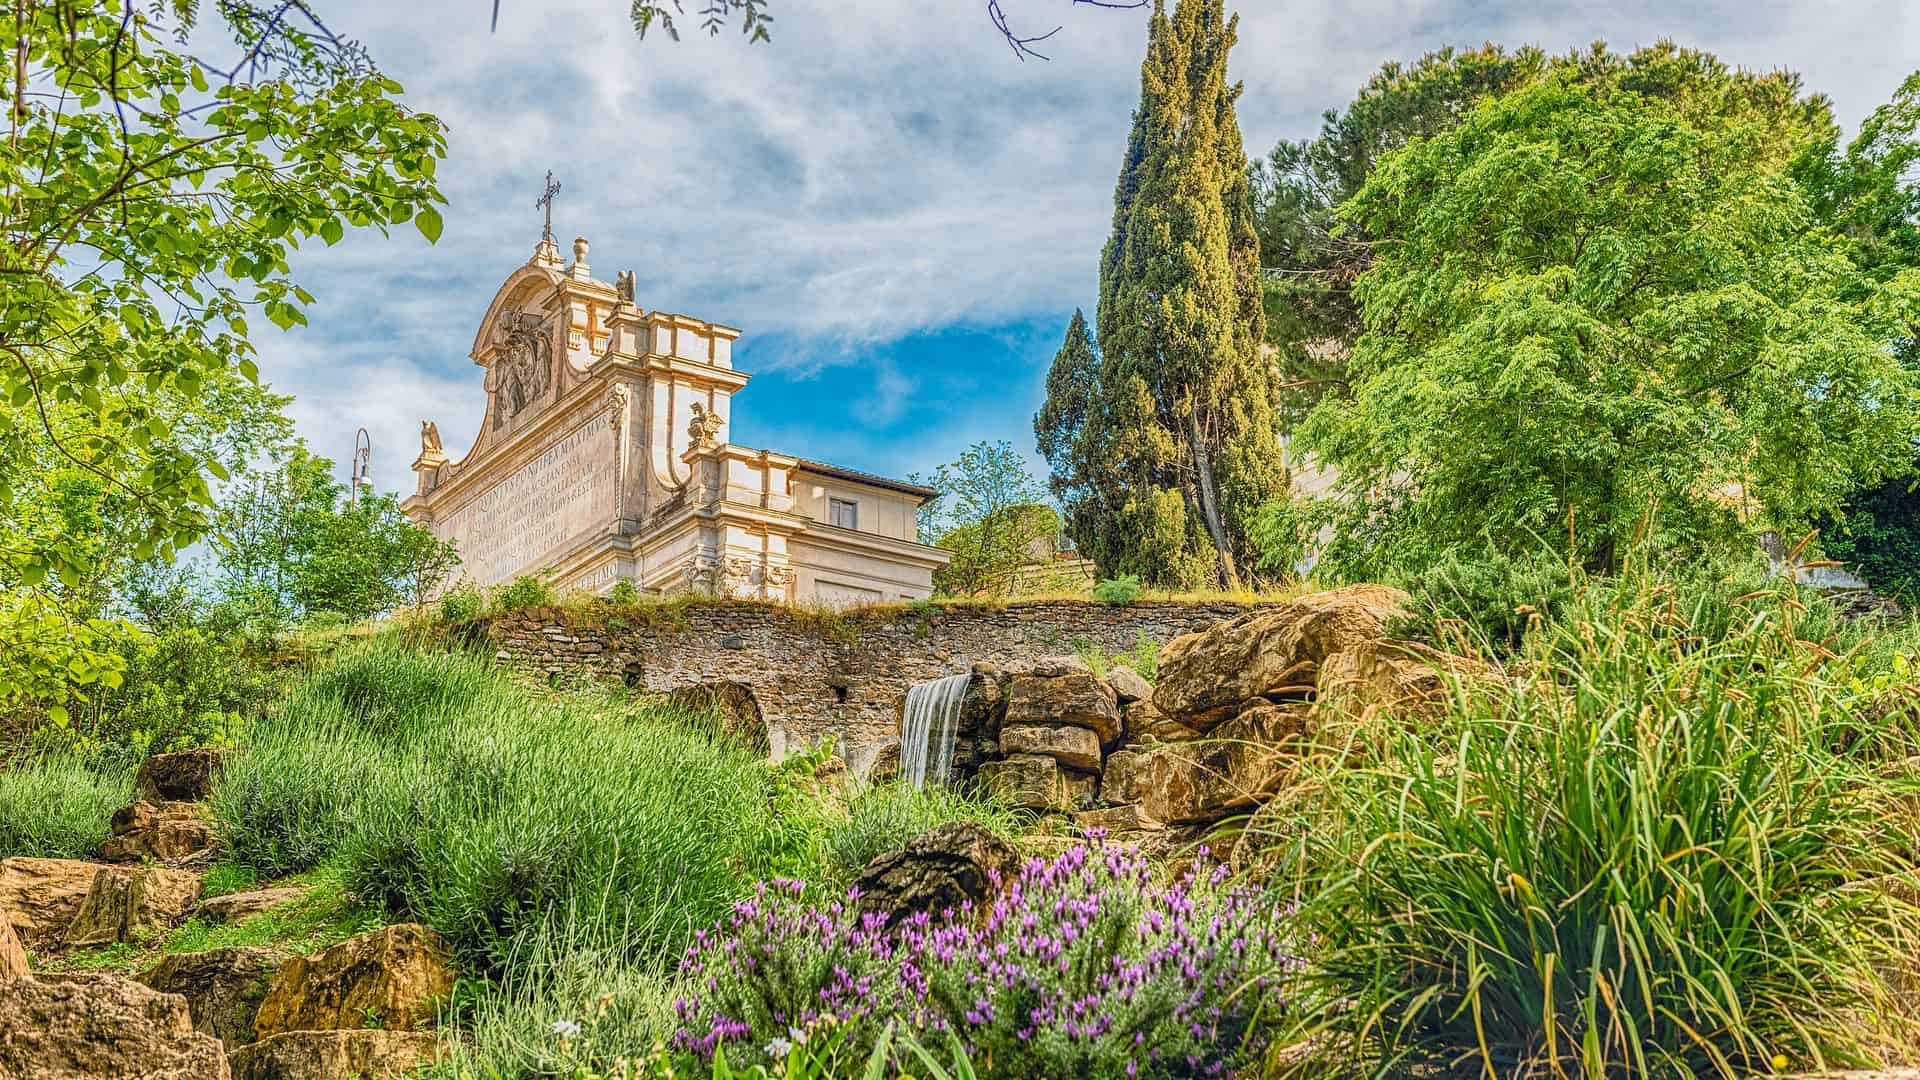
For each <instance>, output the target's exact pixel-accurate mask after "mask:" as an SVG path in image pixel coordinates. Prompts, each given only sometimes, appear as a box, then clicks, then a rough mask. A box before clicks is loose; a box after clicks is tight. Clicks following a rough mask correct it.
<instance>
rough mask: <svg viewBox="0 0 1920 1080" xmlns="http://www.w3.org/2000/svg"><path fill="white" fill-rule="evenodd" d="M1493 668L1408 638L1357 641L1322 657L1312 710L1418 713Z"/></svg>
mask: <svg viewBox="0 0 1920 1080" xmlns="http://www.w3.org/2000/svg"><path fill="white" fill-rule="evenodd" d="M1492 677H1493V671H1492V669H1491V668H1489V667H1487V665H1485V664H1484V663H1482V662H1480V661H1478V660H1470V659H1468V658H1466V657H1462V656H1454V655H1452V654H1449V653H1443V652H1439V651H1438V650H1435V649H1431V648H1428V647H1426V646H1423V645H1416V644H1413V643H1411V642H1402V641H1392V640H1380V641H1368V642H1362V643H1361V644H1359V645H1356V646H1354V647H1352V648H1349V649H1346V650H1344V651H1342V652H1340V653H1336V654H1335V655H1333V656H1330V657H1328V658H1327V662H1326V666H1325V668H1324V669H1323V670H1322V671H1321V673H1320V698H1319V702H1318V708H1319V709H1320V710H1321V711H1322V712H1323V713H1325V714H1327V715H1335V716H1348V717H1358V716H1361V715H1364V714H1365V713H1366V712H1367V711H1369V710H1381V709H1386V710H1392V711H1395V712H1407V713H1410V714H1420V713H1423V712H1425V711H1426V710H1428V709H1430V708H1432V707H1434V706H1435V705H1436V704H1437V703H1440V702H1442V701H1444V700H1445V698H1446V697H1447V695H1448V693H1449V692H1450V691H1451V689H1452V687H1453V685H1454V684H1455V683H1456V682H1466V683H1480V682H1484V681H1486V680H1488V679H1491V678H1492Z"/></svg>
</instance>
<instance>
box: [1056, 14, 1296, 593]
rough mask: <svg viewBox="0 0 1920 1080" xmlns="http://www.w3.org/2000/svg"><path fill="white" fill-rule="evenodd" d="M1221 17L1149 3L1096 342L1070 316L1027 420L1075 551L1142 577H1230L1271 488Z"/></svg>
mask: <svg viewBox="0 0 1920 1080" xmlns="http://www.w3.org/2000/svg"><path fill="white" fill-rule="evenodd" d="M1237 30H1238V20H1233V21H1229V20H1227V19H1226V17H1225V14H1224V12H1223V10H1222V6H1221V3H1220V0H1179V2H1178V3H1177V4H1176V6H1175V9H1174V12H1173V14H1172V16H1170V17H1169V16H1168V15H1167V14H1166V11H1165V8H1164V4H1163V3H1161V2H1159V0H1156V3H1155V5H1154V12H1153V17H1152V20H1151V22H1150V24H1149V31H1148V41H1147V58H1146V61H1145V63H1144V64H1143V65H1142V68H1141V97H1140V106H1139V108H1138V109H1137V110H1136V111H1135V113H1134V121H1133V131H1132V134H1131V135H1130V137H1129V139H1128V145H1127V152H1126V158H1125V160H1124V163H1123V165H1122V167H1121V172H1120V180H1119V183H1118V186H1117V189H1116V191H1115V194H1114V224H1113V235H1112V238H1111V239H1110V240H1109V241H1108V242H1107V246H1106V250H1105V252H1104V254H1103V255H1102V258H1101V267H1100V309H1099V316H1098V321H1099V332H1098V344H1099V350H1098V353H1097V354H1095V353H1094V352H1093V347H1092V343H1091V342H1088V341H1087V340H1086V334H1085V323H1084V320H1083V319H1076V321H1075V324H1074V326H1073V327H1072V328H1070V330H1069V339H1068V341H1067V343H1066V345H1065V346H1064V347H1063V348H1062V350H1061V355H1060V357H1059V358H1057V359H1056V361H1055V364H1054V370H1053V372H1052V373H1051V374H1050V376H1049V379H1048V383H1049V387H1048V389H1049V395H1048V401H1047V403H1046V405H1045V406H1044V407H1043V408H1042V410H1041V413H1040V415H1039V416H1038V417H1037V418H1036V420H1035V428H1036V432H1037V433H1038V434H1039V436H1040V440H1041V445H1042V447H1043V450H1045V451H1046V452H1047V456H1048V458H1049V461H1050V462H1052V464H1053V481H1052V483H1053V487H1054V490H1055V492H1056V493H1057V494H1059V496H1060V497H1061V499H1062V501H1063V502H1064V503H1065V505H1066V507H1067V510H1068V515H1069V516H1068V531H1069V532H1070V534H1071V535H1072V536H1073V538H1074V540H1075V541H1076V543H1077V544H1078V545H1079V547H1080V549H1081V550H1082V551H1083V552H1085V553H1086V554H1088V555H1089V556H1091V557H1092V558H1093V559H1094V560H1095V562H1097V563H1098V564H1099V565H1100V567H1101V569H1102V570H1103V571H1105V572H1107V573H1109V574H1114V575H1121V574H1128V573H1132V574H1136V575H1138V576H1140V577H1141V578H1142V579H1143V580H1145V581H1146V582H1148V583H1149V584H1153V585H1158V586H1171V587H1189V588H1190V587H1195V586H1199V585H1204V584H1209V583H1211V584H1219V585H1225V586H1229V587H1235V586H1237V585H1238V584H1239V580H1240V571H1239V569H1238V566H1239V563H1240V562H1242V561H1243V560H1244V558H1245V557H1246V556H1247V555H1248V553H1249V551H1250V544H1249V541H1248V538H1247V530H1248V527H1249V523H1250V519H1251V517H1252V515H1253V514H1254V512H1255V511H1256V510H1257V509H1258V508H1259V507H1260V506H1261V505H1262V504H1263V503H1265V502H1267V501H1268V500H1270V499H1272V498H1273V497H1274V496H1275V495H1276V494H1278V493H1279V492H1281V491H1282V490H1284V485H1285V479H1284V476H1283V473H1282V469H1281V465H1280V461H1281V458H1280V453H1279V447H1278V444H1277V442H1276V433H1275V415H1274V405H1275V402H1274V387H1273V379H1272V375H1271V372H1270V369H1269V365H1267V364H1266V363H1265V362H1263V360H1262V359H1261V357H1260V353H1259V345H1260V340H1261V337H1262V334H1263V322H1264V317H1263V315H1262V310H1261V288H1260V266H1259V238H1258V236H1257V235H1256V233H1255V232H1254V228H1253V211H1252V204H1251V201H1250V198H1251V196H1250V189H1249V186H1248V178H1247V167H1246V157H1245V153H1244V151H1243V149H1242V145H1241V142H1240V128H1239V123H1238V121H1237V119H1236V117H1235V113H1234V102H1235V100H1236V99H1237V98H1238V97H1239V93H1240V89H1239V87H1238V86H1237V85H1233V84H1229V83H1228V81H1227V54H1228V52H1229V51H1230V50H1231V49H1232V47H1233V43H1234V40H1235V37H1236V34H1237ZM1089 357H1092V358H1093V359H1091V360H1090V359H1089Z"/></svg>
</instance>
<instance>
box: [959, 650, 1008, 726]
mask: <svg viewBox="0 0 1920 1080" xmlns="http://www.w3.org/2000/svg"><path fill="white" fill-rule="evenodd" d="M972 675H973V678H972V679H970V680H968V682H967V696H966V697H964V698H961V699H960V732H961V733H962V734H966V735H976V736H979V737H982V738H988V739H991V738H995V737H997V736H998V734H999V732H1000V719H1001V717H1002V716H1004V715H1005V714H1006V711H1007V688H1006V679H1005V677H1004V676H1002V675H1001V674H1000V669H999V668H997V667H995V666H994V665H992V664H989V663H984V662H983V663H978V664H975V665H973V671H972Z"/></svg>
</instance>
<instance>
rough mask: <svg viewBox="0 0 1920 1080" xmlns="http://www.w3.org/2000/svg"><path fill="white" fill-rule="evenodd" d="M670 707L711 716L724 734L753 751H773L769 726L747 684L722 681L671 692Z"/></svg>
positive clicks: (751, 689)
mask: <svg viewBox="0 0 1920 1080" xmlns="http://www.w3.org/2000/svg"><path fill="white" fill-rule="evenodd" d="M667 704H668V705H670V706H672V707H674V708H677V709H680V710H683V711H685V712H689V713H705V712H711V713H712V714H713V715H714V716H715V717H716V718H718V720H719V723H720V731H721V733H722V734H725V735H728V736H731V737H732V738H735V739H738V740H739V741H740V742H741V743H743V744H745V745H746V746H747V747H748V748H749V749H753V750H757V751H759V752H760V753H763V754H764V753H767V752H768V751H769V750H771V748H772V743H771V742H770V741H769V740H768V738H767V722H766V720H765V719H764V718H763V717H762V716H761V715H760V702H759V701H758V700H756V699H755V698H754V696H753V688H752V687H751V686H748V685H747V684H746V683H743V682H735V681H733V680H720V681H717V682H706V683H699V684H696V685H694V686H683V687H680V688H679V689H677V690H673V691H670V692H668V694H667Z"/></svg>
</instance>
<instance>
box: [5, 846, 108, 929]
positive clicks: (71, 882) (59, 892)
mask: <svg viewBox="0 0 1920 1080" xmlns="http://www.w3.org/2000/svg"><path fill="white" fill-rule="evenodd" d="M99 873H100V864H99V863H92V862H82V861H80V860H78V859H33V858H27V857H25V856H19V857H15V858H11V859H0V911H5V912H8V913H9V917H10V918H11V919H12V922H13V928H14V929H15V930H16V931H18V932H19V934H20V938H21V940H22V941H24V942H25V943H26V945H27V947H28V948H32V949H48V948H52V947H55V946H57V945H58V944H59V943H60V939H61V938H62V937H64V936H65V935H66V932H67V927H68V926H69V925H71V924H72V922H73V917H74V916H75V915H77V914H79V913H80V905H81V904H83V903H85V902H86V899H87V893H88V892H90V891H91V890H92V889H93V879H94V878H95V877H97V876H98V875H99Z"/></svg>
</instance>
